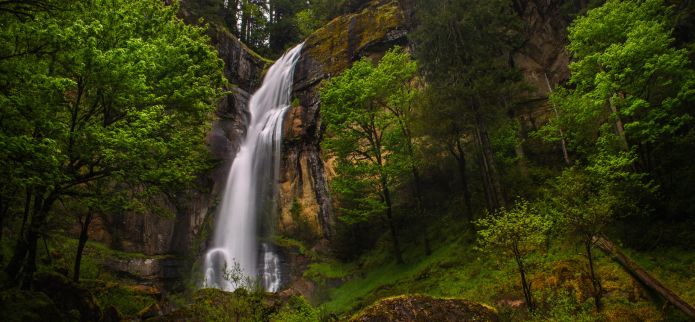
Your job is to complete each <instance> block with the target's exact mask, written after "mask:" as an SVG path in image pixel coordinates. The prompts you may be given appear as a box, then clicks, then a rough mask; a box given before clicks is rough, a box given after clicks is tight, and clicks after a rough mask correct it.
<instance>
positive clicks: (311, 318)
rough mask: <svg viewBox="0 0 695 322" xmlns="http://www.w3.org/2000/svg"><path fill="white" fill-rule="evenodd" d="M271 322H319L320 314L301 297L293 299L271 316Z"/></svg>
mask: <svg viewBox="0 0 695 322" xmlns="http://www.w3.org/2000/svg"><path fill="white" fill-rule="evenodd" d="M270 321H271V322H318V321H319V312H318V310H317V309H315V308H314V307H312V306H311V304H309V303H308V302H307V301H306V299H305V298H303V297H301V296H293V297H291V298H290V299H289V300H288V301H287V303H285V304H284V305H283V306H282V308H281V309H280V311H278V312H277V313H275V314H273V315H271V316H270Z"/></svg>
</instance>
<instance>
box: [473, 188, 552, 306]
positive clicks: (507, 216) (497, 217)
mask: <svg viewBox="0 0 695 322" xmlns="http://www.w3.org/2000/svg"><path fill="white" fill-rule="evenodd" d="M476 224H477V226H478V227H479V230H478V242H479V243H480V245H481V246H482V247H483V249H485V250H488V251H490V252H493V253H496V254H499V255H502V256H505V257H506V256H509V255H511V256H513V257H514V261H515V262H516V265H517V268H518V270H519V276H520V279H521V287H522V289H523V291H524V299H525V300H526V306H527V307H528V309H529V311H533V310H534V302H533V296H532V293H531V282H530V281H529V280H528V263H527V258H528V255H530V254H531V253H533V252H534V251H536V250H538V249H539V248H540V246H541V245H542V244H543V243H544V242H545V236H546V233H547V232H548V230H549V229H550V228H551V227H550V222H549V221H548V220H547V219H546V218H545V217H544V216H542V215H540V213H539V211H538V210H537V209H535V208H534V207H533V206H532V205H530V204H529V203H528V202H527V201H524V200H521V201H519V202H517V203H516V204H515V205H514V207H513V208H510V209H504V208H502V209H500V210H499V211H497V212H495V213H494V214H491V215H489V216H487V217H486V218H482V219H480V220H478V221H477V222H476Z"/></svg>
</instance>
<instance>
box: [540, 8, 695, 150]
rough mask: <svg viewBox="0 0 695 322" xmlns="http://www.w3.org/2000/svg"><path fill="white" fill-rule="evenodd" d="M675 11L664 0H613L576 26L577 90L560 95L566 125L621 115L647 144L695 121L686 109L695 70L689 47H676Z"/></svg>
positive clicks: (636, 139)
mask: <svg viewBox="0 0 695 322" xmlns="http://www.w3.org/2000/svg"><path fill="white" fill-rule="evenodd" d="M669 15H670V11H669V10H668V8H667V7H666V5H665V4H664V3H663V1H661V0H650V1H608V2H607V3H606V4H605V5H603V6H601V7H599V8H597V9H594V10H591V11H589V13H588V14H587V15H586V16H585V17H582V18H580V19H577V20H576V21H575V22H574V23H573V24H572V26H571V27H570V29H569V31H570V35H569V38H570V45H569V47H568V48H569V50H570V51H571V52H572V55H573V57H574V58H575V60H574V62H573V63H572V64H571V65H570V69H571V71H572V76H571V79H570V84H572V85H573V86H575V87H576V88H575V89H572V90H569V91H559V92H556V94H554V96H555V98H554V102H556V103H558V106H560V107H561V108H562V110H563V112H564V113H566V116H565V118H566V119H565V120H564V121H565V123H568V124H566V126H567V127H570V128H572V129H573V128H576V127H577V126H579V127H584V128H586V127H589V128H591V127H594V128H595V124H596V122H606V121H609V120H611V118H613V119H615V118H618V119H621V120H622V121H623V122H624V128H625V135H626V136H627V140H628V141H629V142H630V143H632V144H638V143H641V144H644V143H657V142H658V141H659V140H661V139H663V138H665V137H668V136H672V135H675V134H676V133H678V131H679V130H680V129H682V128H683V127H684V126H685V125H686V124H691V122H692V120H693V118H692V115H691V113H690V112H689V111H688V109H687V108H685V106H686V105H687V104H690V103H692V102H693V99H694V98H695V96H694V95H695V94H694V93H695V92H694V91H693V86H694V85H695V72H694V71H693V69H692V67H691V65H690V61H689V59H688V53H687V51H686V50H685V49H678V48H675V47H674V46H673V42H674V39H673V37H672V36H671V30H670V28H671V27H670V26H669ZM609 105H610V106H611V108H612V109H613V110H614V111H613V112H612V114H611V115H607V111H608V112H609V113H610V112H611V110H610V109H607V107H608V106H609ZM609 116H610V117H609ZM570 118H572V119H570ZM561 122H562V121H561Z"/></svg>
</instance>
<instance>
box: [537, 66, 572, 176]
mask: <svg viewBox="0 0 695 322" xmlns="http://www.w3.org/2000/svg"><path fill="white" fill-rule="evenodd" d="M543 75H544V76H545V84H546V85H548V93H552V92H553V88H552V87H550V81H549V80H548V74H546V73H543ZM550 106H552V108H553V112H555V118H556V119H558V118H560V113H558V111H557V107H555V104H552V103H550ZM558 132H559V134H560V144H561V147H562V157H563V159H564V160H565V164H566V165H570V163H571V162H570V155H569V153H567V141H566V140H565V133H564V131H563V130H562V127H558Z"/></svg>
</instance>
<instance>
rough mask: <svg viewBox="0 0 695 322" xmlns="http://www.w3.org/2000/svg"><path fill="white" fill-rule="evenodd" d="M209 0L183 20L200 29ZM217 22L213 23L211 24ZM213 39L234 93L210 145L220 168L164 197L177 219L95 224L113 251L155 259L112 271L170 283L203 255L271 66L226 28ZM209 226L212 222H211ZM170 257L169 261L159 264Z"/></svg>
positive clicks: (124, 217) (186, 7)
mask: <svg viewBox="0 0 695 322" xmlns="http://www.w3.org/2000/svg"><path fill="white" fill-rule="evenodd" d="M199 2H201V3H202V2H205V1H199V0H186V1H182V4H181V8H182V9H181V12H180V17H181V18H182V19H184V21H186V22H188V23H191V24H197V23H198V21H199V18H201V12H200V11H199V10H196V9H198V8H199V6H200V5H201V3H199ZM212 20H213V21H214V19H212ZM207 33H208V35H209V36H210V39H211V41H212V44H213V46H215V48H217V51H218V53H219V57H220V58H221V59H222V60H223V61H224V66H225V67H224V74H225V76H226V77H227V79H228V80H229V82H230V83H231V84H232V85H231V86H230V88H229V89H228V90H229V91H230V92H231V94H229V95H227V96H226V97H223V98H222V100H221V101H220V102H219V104H218V106H217V109H216V111H215V115H214V117H213V123H212V126H211V129H210V132H209V134H208V137H207V143H208V146H209V149H210V153H211V154H212V156H213V157H214V158H215V159H216V160H219V163H218V166H217V167H215V169H214V170H213V171H212V172H211V173H209V174H207V175H204V176H201V177H200V178H199V179H198V180H197V184H196V189H194V190H189V191H185V192H182V193H179V194H178V195H176V196H169V197H164V196H163V197H161V198H160V200H159V201H158V203H160V205H159V206H162V207H164V208H166V209H169V210H170V211H171V212H172V213H173V214H174V217H173V218H171V217H162V216H158V215H150V214H140V213H122V214H110V215H108V216H102V217H100V218H97V219H95V221H94V222H93V224H92V225H91V230H90V236H91V238H92V239H93V240H97V241H100V242H102V243H104V244H106V245H109V246H110V247H112V248H115V249H119V250H123V251H126V252H135V253H143V254H145V255H147V256H152V258H151V259H138V260H137V261H136V262H133V261H132V260H117V261H115V262H113V263H110V264H109V265H108V266H109V268H110V269H112V270H115V271H118V272H121V273H126V274H130V275H132V276H134V277H137V278H142V279H145V280H158V279H159V280H161V279H163V280H168V279H176V278H178V277H180V275H179V274H178V273H180V272H178V270H179V269H180V268H181V265H182V264H183V261H182V260H178V261H177V260H176V259H175V258H176V257H178V258H183V257H186V256H196V255H197V254H198V253H200V252H202V251H204V248H205V245H204V241H205V239H206V232H205V224H206V218H210V217H211V216H208V214H212V213H213V212H214V208H215V205H216V204H217V196H218V194H219V193H220V191H221V189H222V188H223V186H224V184H225V179H226V177H227V176H226V174H227V169H228V168H229V163H230V162H231V161H232V160H233V158H234V154H235V153H236V151H237V149H238V145H239V143H240V142H239V141H240V138H241V137H243V133H244V132H245V131H246V125H247V123H248V118H249V112H248V109H247V103H248V98H249V96H250V93H252V92H253V91H255V90H256V88H258V87H259V86H260V83H261V81H262V76H263V73H264V71H265V70H266V68H267V67H268V66H269V64H270V63H271V62H270V61H268V60H265V59H264V58H262V57H260V56H258V55H257V54H255V53H254V52H253V51H251V50H250V49H248V47H246V45H244V44H243V43H241V42H240V41H239V40H238V39H236V37H234V36H233V35H232V34H231V33H229V32H228V31H227V30H226V29H224V28H222V27H219V26H218V25H216V24H214V23H211V24H210V27H209V28H208V32H207ZM207 221H211V220H209V219H207ZM155 255H175V257H174V258H172V257H171V256H168V257H167V259H166V260H161V259H159V258H160V257H161V256H155Z"/></svg>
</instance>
